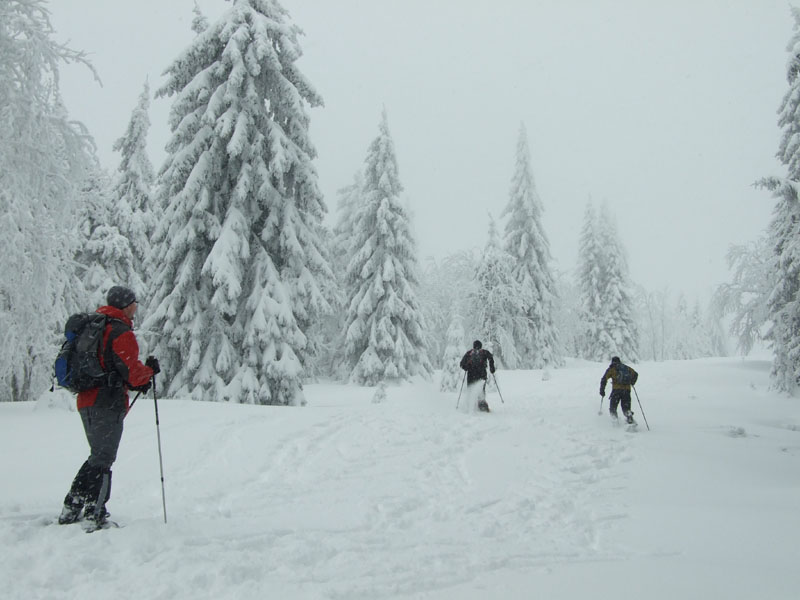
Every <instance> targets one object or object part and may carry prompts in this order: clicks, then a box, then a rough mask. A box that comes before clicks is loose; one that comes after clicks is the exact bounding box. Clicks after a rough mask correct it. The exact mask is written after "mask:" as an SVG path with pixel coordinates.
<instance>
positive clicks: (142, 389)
mask: <svg viewBox="0 0 800 600" xmlns="http://www.w3.org/2000/svg"><path fill="white" fill-rule="evenodd" d="M131 389H132V390H133V391H134V392H139V393H140V394H146V393H147V392H149V391H150V382H149V381H148V382H147V383H145V384H143V385H137V386H136V387H133V386H131Z"/></svg>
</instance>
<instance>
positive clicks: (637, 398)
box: [631, 386, 650, 431]
mask: <svg viewBox="0 0 800 600" xmlns="http://www.w3.org/2000/svg"><path fill="white" fill-rule="evenodd" d="M631 387H632V388H633V393H634V394H636V401H637V402H638V403H639V410H641V411H642V418H643V419H644V424H645V425H647V431H650V425H649V424H648V423H647V416H646V415H645V414H644V409H643V408H642V401H641V400H639V392H637V391H636V388H635V387H634V386H631Z"/></svg>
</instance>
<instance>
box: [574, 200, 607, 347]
mask: <svg viewBox="0 0 800 600" xmlns="http://www.w3.org/2000/svg"><path fill="white" fill-rule="evenodd" d="M578 244H579V245H578V291H579V294H580V299H581V303H580V321H581V327H580V333H579V334H578V343H577V346H578V348H579V349H580V356H581V357H582V358H586V359H588V360H602V359H603V358H604V357H603V356H602V355H601V352H600V351H599V350H597V346H598V340H599V338H600V335H601V333H602V326H601V323H602V315H603V310H604V307H603V302H602V296H601V293H602V288H603V277H604V273H603V262H602V261H603V257H602V254H601V245H600V238H599V232H598V225H597V217H596V214H595V211H594V207H593V206H592V201H591V200H589V201H588V202H587V203H586V209H585V210H584V213H583V225H582V227H581V234H580V238H579V242H578Z"/></svg>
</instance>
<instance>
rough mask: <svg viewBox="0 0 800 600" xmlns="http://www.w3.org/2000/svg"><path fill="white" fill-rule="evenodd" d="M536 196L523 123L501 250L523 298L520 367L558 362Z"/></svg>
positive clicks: (551, 285)
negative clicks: (503, 251) (510, 261)
mask: <svg viewBox="0 0 800 600" xmlns="http://www.w3.org/2000/svg"><path fill="white" fill-rule="evenodd" d="M542 210H543V209H542V201H541V199H540V198H539V194H538V192H537V191H536V184H535V183H534V180H533V170H532V168H531V156H530V150H529V149H528V136H527V133H526V132H525V126H524V125H522V126H520V131H519V140H518V141H517V162H516V166H515V168H514V176H513V178H512V179H511V192H510V196H509V201H508V205H507V206H506V208H505V211H504V212H503V214H504V215H507V216H508V221H506V226H505V238H504V240H505V250H506V252H507V253H508V254H509V256H511V258H512V259H513V260H512V269H511V272H512V274H513V275H514V278H515V279H516V280H517V283H519V286H520V293H521V298H522V300H523V302H524V305H523V307H522V310H523V312H522V315H521V317H522V318H521V319H519V321H518V323H519V325H518V327H517V329H516V330H515V331H514V339H515V341H516V346H517V350H518V352H519V355H520V365H519V366H520V367H523V368H529V369H540V368H543V367H546V366H561V365H563V363H564V361H563V358H562V357H561V351H560V350H559V346H558V335H557V332H556V327H555V316H554V305H555V300H556V294H557V292H556V285H555V279H554V278H553V274H552V271H551V270H550V262H551V260H552V258H551V256H550V243H549V242H548V240H547V236H546V235H545V232H544V228H543V227H542Z"/></svg>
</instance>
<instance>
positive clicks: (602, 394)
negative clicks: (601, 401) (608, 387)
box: [600, 390, 606, 398]
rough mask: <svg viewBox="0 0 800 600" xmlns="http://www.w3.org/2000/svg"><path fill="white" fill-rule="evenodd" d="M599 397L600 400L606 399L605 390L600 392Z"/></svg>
mask: <svg viewBox="0 0 800 600" xmlns="http://www.w3.org/2000/svg"><path fill="white" fill-rule="evenodd" d="M600 397H601V398H605V397H606V391H605V390H600Z"/></svg>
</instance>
